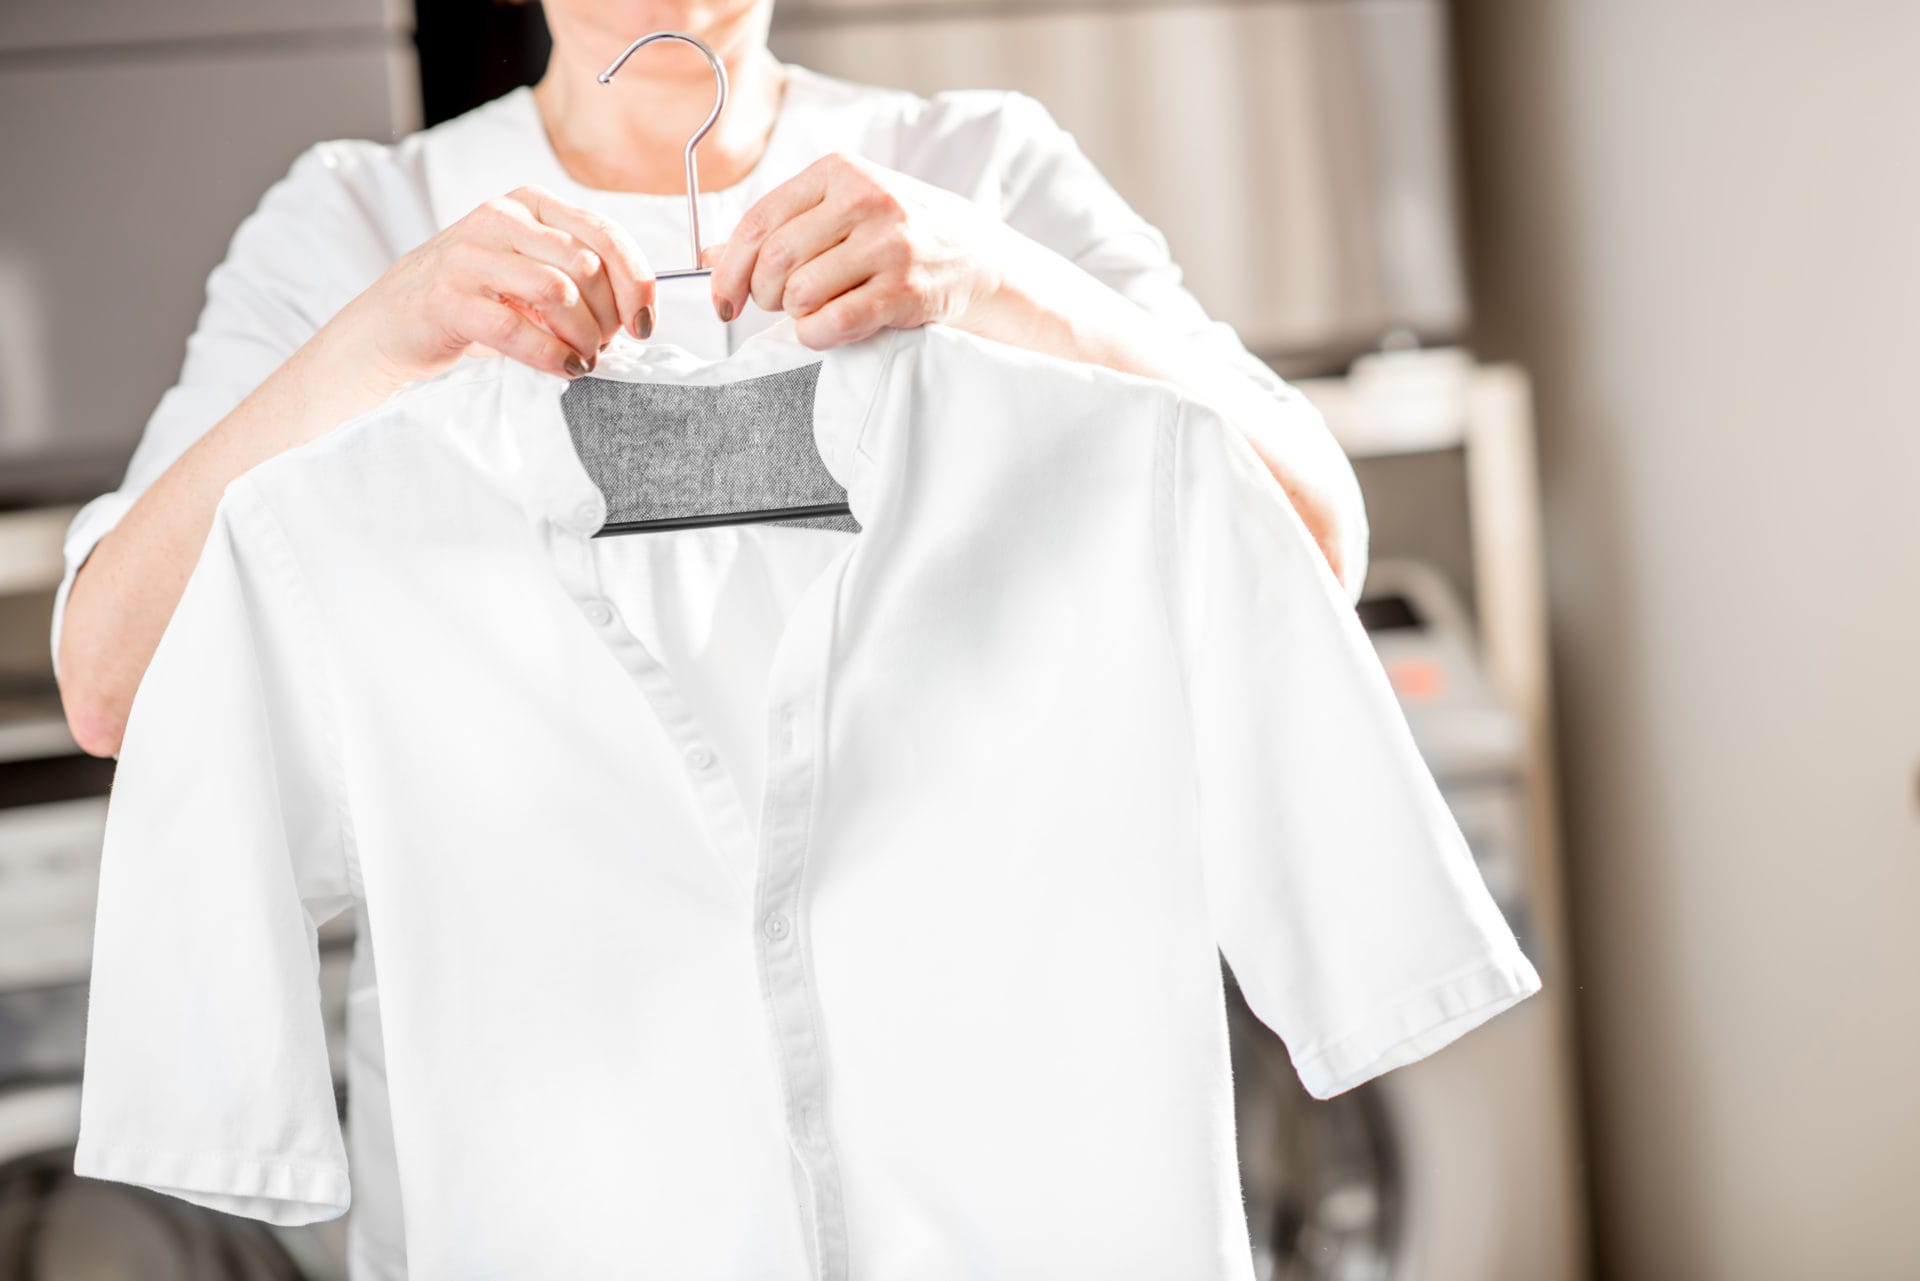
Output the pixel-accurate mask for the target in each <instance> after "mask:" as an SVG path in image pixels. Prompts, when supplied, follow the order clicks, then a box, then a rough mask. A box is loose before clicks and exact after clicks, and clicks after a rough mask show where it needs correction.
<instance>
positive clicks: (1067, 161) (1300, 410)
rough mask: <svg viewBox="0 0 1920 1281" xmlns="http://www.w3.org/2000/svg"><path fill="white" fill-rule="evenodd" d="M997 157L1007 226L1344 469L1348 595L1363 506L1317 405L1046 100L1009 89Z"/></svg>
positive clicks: (1362, 567) (1360, 560) (1362, 558)
mask: <svg viewBox="0 0 1920 1281" xmlns="http://www.w3.org/2000/svg"><path fill="white" fill-rule="evenodd" d="M1001 110H1002V113H1003V117H1004V120H1003V123H1004V128H1005V130H1006V134H1005V136H1006V139H1007V141H1006V142H1005V143H1004V147H1005V156H1004V158H1003V160H1002V163H1001V175H1000V193H1001V200H1002V216H1003V218H1004V219H1005V221H1006V222H1007V224H1008V225H1009V226H1011V227H1012V228H1013V229H1014V230H1016V231H1018V232H1020V233H1021V234H1022V235H1024V236H1026V237H1027V238H1029V239H1031V240H1035V241H1038V242H1039V243H1040V244H1043V245H1045V246H1046V247H1047V248H1049V249H1052V250H1053V251H1054V252H1055V253H1057V254H1060V255H1062V256H1063V257H1066V258H1068V259H1071V260H1072V261H1073V262H1074V263H1075V264H1077V265H1078V266H1079V267H1080V268H1081V269H1082V270H1084V271H1086V272H1087V273H1088V274H1089V275H1091V276H1093V277H1094V278H1095V279H1096V280H1099V281H1100V282H1101V283H1102V284H1105V285H1106V286H1108V287H1109V288H1111V289H1113V290H1114V291H1115V292H1117V293H1119V294H1121V295H1122V296H1124V297H1126V298H1128V299H1129V300H1131V301H1132V302H1134V303H1135V304H1137V305H1138V306H1140V307H1141V308H1142V309H1144V310H1145V311H1147V312H1149V313H1151V314H1152V315H1154V316H1155V317H1157V318H1159V319H1160V320H1162V321H1164V322H1166V323H1167V324H1169V325H1171V326H1172V327H1173V328H1174V329H1175V330H1177V331H1178V332H1180V333H1182V334H1184V335H1186V336H1187V337H1189V338H1191V339H1193V340H1194V341H1195V342H1196V343H1197V344H1198V345H1199V346H1200V347H1202V348H1203V349H1205V350H1207V351H1210V352H1212V353H1213V354H1214V355H1215V356H1217V357H1218V358H1219V359H1221V360H1222V361H1224V362H1225V363H1226V364H1227V365H1229V366H1231V367H1232V368H1234V369H1237V370H1238V371H1240V372H1241V373H1243V374H1245V375H1246V376H1247V378H1248V379H1249V380H1250V381H1251V382H1252V383H1253V384H1254V386H1255V387H1257V388H1258V389H1259V390H1261V391H1263V392H1265V393H1266V395H1267V397H1268V398H1269V400H1270V402H1271V406H1272V408H1271V414H1272V420H1273V422H1274V423H1275V424H1276V427H1277V429H1276V431H1275V433H1274V434H1275V435H1276V437H1279V438H1285V439H1294V440H1311V441H1312V442H1313V444H1314V446H1315V448H1316V451H1317V452H1318V453H1320V454H1321V455H1322V456H1323V457H1324V458H1325V459H1326V460H1327V462H1328V465H1329V466H1330V467H1332V468H1333V469H1335V470H1336V471H1337V472H1340V473H1341V474H1339V475H1337V477H1336V480H1337V483H1338V485H1339V488H1340V490H1341V492H1342V494H1343V495H1344V502H1345V505H1346V506H1347V507H1348V508H1349V512H1348V519H1349V522H1350V523H1352V525H1353V526H1354V529H1355V532H1354V535H1353V537H1352V539H1351V540H1350V544H1349V546H1348V547H1347V549H1346V550H1347V554H1348V556H1349V558H1350V559H1352V560H1354V561H1355V562H1356V563H1354V564H1352V565H1350V566H1348V567H1347V568H1348V569H1349V571H1350V572H1349V573H1348V575H1347V577H1348V580H1349V582H1350V583H1351V590H1350V591H1349V592H1348V593H1347V595H1348V597H1349V599H1350V600H1357V599H1358V598H1359V592H1360V586H1361V584H1362V582H1363V581H1364V579H1365V577H1366V551H1367V541H1368V540H1367V533H1366V528H1367V517H1366V504H1365V502H1364V500H1363V499H1362V497H1361V494H1360V485H1359V481H1358V479H1357V477H1356V476H1355V475H1354V472H1353V467H1352V464H1351V463H1350V462H1349V461H1348V460H1347V457H1346V454H1345V453H1344V452H1343V451H1342V450H1341V449H1340V447H1339V445H1338V444H1337V443H1336V442H1335V441H1334V439H1333V436H1332V433H1331V432H1330V431H1329V430H1328V428H1327V425H1326V421H1325V419H1324V418H1323V417H1322V416H1321V414H1320V411H1319V410H1318V409H1316V408H1314V406H1313V404H1312V403H1311V402H1310V401H1308V400H1307V398H1306V397H1305V396H1303V395H1301V394H1300V392H1299V391H1298V390H1296V389H1295V388H1294V387H1292V386H1291V385H1290V384H1288V383H1287V381H1286V380H1285V379H1283V378H1281V377H1280V375H1279V374H1277V373H1275V372H1274V371H1273V369H1272V368H1271V367H1270V366H1269V365H1268V364H1267V363H1266V362H1265V361H1264V360H1261V359H1260V358H1259V357H1258V356H1255V355H1254V354H1253V353H1252V352H1251V351H1249V350H1248V349H1247V346H1246V344H1245V343H1244V342H1242V341H1241V338H1240V334H1239V332H1238V331H1237V330H1235V329H1234V327H1233V326H1232V325H1230V324H1228V323H1227V322H1226V321H1224V320H1215V319H1214V318H1213V317H1212V316H1210V315H1208V313H1207V310H1206V308H1205V307H1203V306H1202V305H1201V304H1200V300H1199V299H1198V298H1196V297H1194V295H1193V292H1192V291H1191V290H1189V289H1188V288H1187V286H1186V279H1185V275H1184V273H1183V272H1182V271H1181V270H1180V266H1179V264H1178V263H1176V262H1175V261H1174V260H1173V254H1172V251H1171V249H1170V248H1169V246H1168V244H1167V238H1166V236H1165V234H1164V233H1162V232H1161V230H1160V229H1159V228H1158V227H1156V226H1154V225H1153V224H1152V223H1150V222H1148V221H1147V220H1146V218H1144V217H1142V216H1141V214H1140V213H1139V212H1138V211H1137V210H1135V209H1134V208H1133V206H1132V205H1130V204H1128V203H1127V201H1126V198H1125V197H1123V196H1122V195H1121V194H1120V193H1119V192H1118V191H1116V190H1115V189H1114V187H1113V184H1112V183H1110V182H1108V181H1107V178H1106V176H1105V175H1104V174H1102V173H1101V172H1100V170H1099V168H1098V167H1097V166H1096V165H1095V164H1094V163H1093V161H1092V160H1090V159H1089V158H1088V157H1087V155H1086V153H1085V152H1084V151H1082V150H1081V148H1080V144H1079V142H1078V140H1077V139H1075V138H1074V136H1073V134H1072V133H1071V132H1070V131H1068V130H1067V129H1065V128H1063V127H1062V126H1061V125H1060V123H1059V122H1058V121H1056V120H1055V119H1054V118H1053V114H1052V113H1051V112H1049V111H1048V110H1047V108H1046V106H1045V105H1044V104H1042V103H1041V102H1040V101H1039V100H1037V99H1035V98H1032V97H1029V96H1028V95H1026V94H1022V93H1014V92H1009V93H1007V94H1006V95H1005V102H1004V105H1003V106H1002V109H1001Z"/></svg>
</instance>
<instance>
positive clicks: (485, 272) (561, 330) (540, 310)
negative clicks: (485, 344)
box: [475, 250, 601, 368]
mask: <svg viewBox="0 0 1920 1281" xmlns="http://www.w3.org/2000/svg"><path fill="white" fill-rule="evenodd" d="M475 265H476V270H477V272H478V275H479V282H480V290H481V291H482V296H485V294H486V293H487V292H491V293H492V294H494V295H496V296H498V297H502V298H509V299H512V300H514V301H516V302H519V303H522V304H524V305H525V306H526V307H527V308H528V309H529V310H531V311H533V312H534V313H536V314H537V315H538V316H539V318H540V322H541V323H542V324H544V325H545V326H546V327H547V329H548V331H549V332H551V333H552V334H553V336H554V337H556V338H558V339H559V340H560V341H561V342H564V343H566V344H567V345H568V346H569V347H572V348H573V349H574V351H576V352H578V353H579V355H580V358H581V359H582V360H584V361H585V362H586V363H587V367H588V368H592V367H593V364H594V362H595V361H596V360H598V359H599V356H600V347H601V330H600V322H599V320H598V319H597V318H596V317H595V316H594V314H593V309H592V308H591V307H590V306H589V305H588V304H587V300H586V296H585V295H584V294H583V293H582V292H581V289H580V286H579V284H578V283H576V282H575V281H574V279H573V277H572V276H569V275H568V274H567V273H566V272H564V271H562V270H560V269H559V268H558V267H553V266H549V265H548V264H546V263H544V262H540V261H537V260H536V259H533V258H530V257H528V256H527V255H525V254H517V253H512V252H509V251H505V250H482V251H479V256H478V258H477V260H476V264H475Z"/></svg>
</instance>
